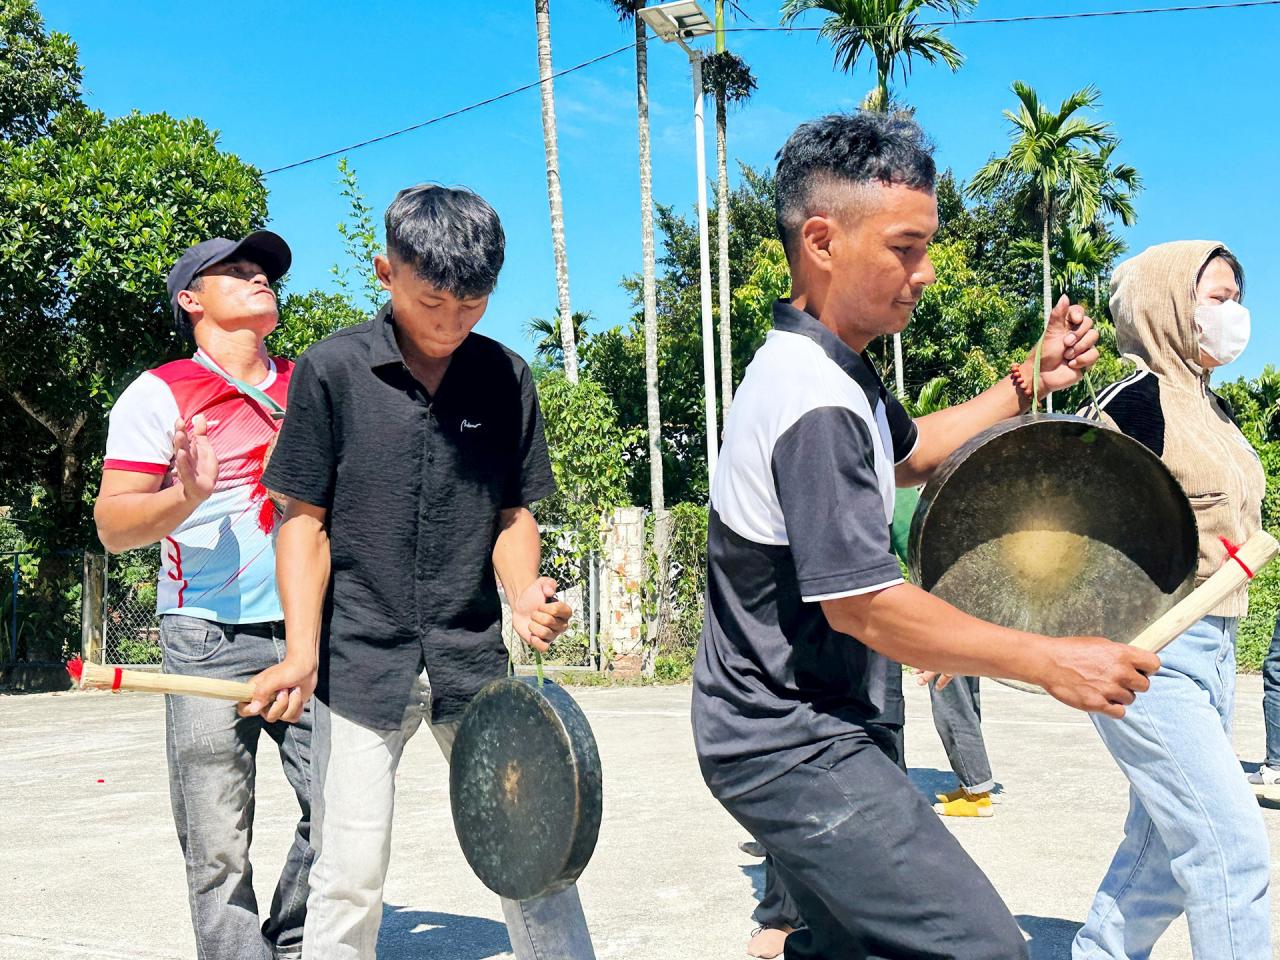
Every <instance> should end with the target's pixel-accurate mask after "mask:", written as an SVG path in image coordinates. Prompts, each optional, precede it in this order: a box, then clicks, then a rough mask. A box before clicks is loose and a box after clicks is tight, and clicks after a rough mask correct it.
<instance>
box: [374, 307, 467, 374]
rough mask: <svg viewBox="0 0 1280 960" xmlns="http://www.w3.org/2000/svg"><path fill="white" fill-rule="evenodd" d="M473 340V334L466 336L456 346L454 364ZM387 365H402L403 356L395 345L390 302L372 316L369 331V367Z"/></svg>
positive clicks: (394, 330)
mask: <svg viewBox="0 0 1280 960" xmlns="http://www.w3.org/2000/svg"><path fill="white" fill-rule="evenodd" d="M473 339H474V335H473V334H467V337H466V339H465V340H463V341H462V342H461V343H460V344H458V346H457V349H455V350H454V351H453V362H454V363H456V362H457V361H458V359H459V358H460V357H463V356H467V355H468V350H469V349H470V347H471V343H472V340H473ZM388 364H394V365H395V366H401V365H403V364H404V354H403V353H401V352H400V344H398V343H396V323H395V317H394V316H393V315H392V313H391V301H390V300H388V301H387V302H386V303H384V304H383V305H382V309H381V310H379V311H378V313H377V315H376V316H374V318H373V325H372V327H371V328H370V330H369V366H370V367H384V366H387V365H388Z"/></svg>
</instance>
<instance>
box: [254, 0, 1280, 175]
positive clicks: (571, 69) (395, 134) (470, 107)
mask: <svg viewBox="0 0 1280 960" xmlns="http://www.w3.org/2000/svg"><path fill="white" fill-rule="evenodd" d="M1276 2H1277V3H1280V0H1276ZM633 47H635V43H634V42H632V43H628V44H627V45H626V46H625V47H619V48H618V49H617V50H611V51H609V52H608V53H602V54H601V55H600V56H598V57H593V58H591V59H590V60H584V61H583V62H582V63H578V64H574V65H573V66H572V67H566V68H565V69H563V70H560V71H558V72H556V73H553V74H551V76H550V78H549V79H551V80H555V79H556V78H558V77H563V76H567V75H568V74H570V73H573V72H575V71H577V70H582V69H584V68H586V67H590V66H592V65H594V64H597V63H600V62H601V61H602V60H608V59H609V58H610V57H616V56H617V55H618V54H620V53H625V52H626V51H628V50H630V49H632V48H633ZM541 85H542V81H541V80H534V81H533V82H532V83H526V84H525V85H524V86H522V87H516V88H515V89H514V90H508V91H507V92H506V93H500V94H498V95H497V96H494V97H489V98H488V99H487V100H480V101H477V102H476V103H472V104H468V105H467V106H465V107H459V108H458V109H457V110H450V111H449V112H448V113H442V114H440V116H438V117H432V118H431V119H430V120H423V121H422V122H420V123H415V124H411V125H410V126H407V127H402V128H401V129H399V130H392V131H391V132H390V133H384V134H381V135H380V136H376V137H370V138H369V139H368V140H361V141H360V142H359V143H352V144H348V145H347V146H345V147H339V148H338V149H336V150H330V151H328V152H327V153H321V154H317V155H316V156H314V157H307V159H305V160H297V161H295V162H293V163H286V164H285V165H284V166H283V167H272V168H271V169H270V170H264V171H263V174H262V175H263V176H264V177H269V176H271V174H273V173H281V172H283V171H285V170H292V169H294V168H295V167H305V166H306V165H307V164H309V163H315V162H317V161H319V160H328V159H329V158H330V157H336V156H338V155H339V154H343V153H349V152H350V151H352V150H359V149H360V148H361V147H367V146H369V145H370V144H373V143H380V142H381V141H383V140H390V139H391V138H392V137H398V136H400V135H401V134H404V133H411V132H412V131H414V130H421V129H422V128H423V127H429V126H431V125H432V124H433V123H439V122H440V121H441V120H448V119H450V118H451V117H458V116H461V115H462V114H464V113H470V112H471V111H472V110H478V109H480V108H481V107H487V106H488V105H489V104H491V103H497V102H498V101H499V100H506V99H507V98H508V97H514V96H515V95H516V94H517V93H524V92H525V91H526V90H532V89H533V88H534V87H538V86H541Z"/></svg>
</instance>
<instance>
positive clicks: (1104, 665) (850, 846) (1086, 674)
mask: <svg viewBox="0 0 1280 960" xmlns="http://www.w3.org/2000/svg"><path fill="white" fill-rule="evenodd" d="M934 175H935V168H934V163H933V158H932V155H931V149H930V147H929V146H928V144H927V142H926V141H925V138H924V134H923V132H922V131H921V130H920V128H919V127H918V126H916V124H915V122H914V121H913V120H911V119H909V118H908V117H906V116H905V115H903V114H891V115H887V114H877V113H869V112H859V113H856V114H853V115H847V116H829V117H823V118H822V119H819V120H815V121H813V122H811V123H806V124H803V125H802V126H801V127H800V128H799V129H797V130H796V131H795V133H793V134H792V136H791V138H790V139H789V140H788V141H787V143H786V145H785V146H784V147H783V148H782V151H781V152H780V153H779V158H778V168H777V180H776V189H777V197H776V203H777V218H778V229H779V233H780V234H781V237H782V242H783V245H784V247H785V248H786V253H787V261H788V264H789V265H790V268H791V278H792V295H791V298H790V299H789V300H783V301H779V302H778V303H777V304H776V305H775V306H774V317H773V319H774V327H773V330H772V331H771V332H770V333H769V335H768V337H767V338H766V340H765V343H764V345H763V346H762V347H761V348H760V350H759V351H758V352H757V353H756V355H755V357H754V359H753V360H752V361H751V365H750V366H749V367H748V368H747V372H746V376H745V378H744V380H743V382H742V386H741V387H740V388H739V390H738V392H737V394H736V395H735V396H734V400H733V408H732V409H731V410H730V412H729V415H728V417H727V418H726V422H725V428H724V446H723V448H722V450H721V453H720V460H719V464H718V466H717V468H716V474H715V476H714V477H713V478H712V487H711V512H710V518H709V524H708V578H707V604H706V610H707V613H706V624H705V627H704V630H703V635H702V643H701V645H700V647H699V651H698V659H697V662H696V665H695V668H694V699H693V726H694V740H695V744H696V747H697V751H698V758H699V761H700V763H701V765H702V772H703V776H704V778H705V779H706V781H707V784H708V786H709V787H710V788H711V791H712V793H713V794H715V796H716V797H717V799H719V800H720V801H721V803H722V804H724V806H725V807H726V809H728V811H729V812H730V813H731V814H732V815H733V816H734V817H735V818H736V819H737V820H738V822H739V823H740V824H741V825H742V826H743V827H745V828H746V829H747V830H748V831H750V832H751V834H752V835H753V836H754V837H755V838H756V840H758V841H759V842H760V844H761V845H762V846H763V847H764V849H765V851H766V852H767V853H768V854H769V856H770V858H771V862H772V864H773V866H774V867H776V869H777V871H778V874H779V877H780V879H781V880H782V882H783V883H784V884H785V886H786V889H787V891H788V892H789V893H790V894H791V896H792V897H793V898H794V899H795V901H796V904H797V906H798V907H799V912H800V916H801V917H802V918H803V919H804V921H805V923H806V924H807V928H806V929H804V930H799V931H797V932H795V933H793V934H791V935H790V937H788V938H787V942H786V956H787V957H788V958H789V960H795V958H801V957H803V958H818V957H821V958H824V960H834V958H841V960H890V958H893V960H907V958H911V960H924V958H932V960H1015V958H1017V960H1022V958H1025V957H1026V947H1025V946H1024V943H1023V938H1022V935H1021V933H1020V931H1019V930H1018V927H1017V924H1016V923H1015V922H1014V920H1013V918H1012V916H1011V915H1010V914H1009V911H1008V909H1007V908H1006V907H1005V905H1004V904H1003V902H1002V901H1001V900H1000V897H999V895H998V894H997V893H996V892H995V890H994V889H993V888H992V886H991V884H990V882H989V881H988V880H987V878H986V877H985V876H983V874H982V872H981V871H980V870H979V869H978V868H977V866H976V865H975V864H974V863H973V861H972V860H971V859H969V857H968V856H967V855H966V854H965V852H964V850H963V849H962V848H961V847H960V845H959V843H958V842H957V841H956V840H955V838H954V837H952V835H951V834H950V832H949V831H948V830H947V829H946V828H945V827H943V826H942V825H941V823H940V822H939V820H938V818H937V816H936V815H935V814H934V812H933V810H932V809H931V808H930V806H929V805H928V804H927V803H926V802H925V801H924V799H923V798H922V797H921V796H920V794H919V793H918V792H917V791H916V790H915V789H914V788H913V787H912V786H911V783H910V781H909V780H908V779H907V777H906V775H905V773H904V772H903V771H902V770H901V769H900V768H899V767H898V765H897V763H896V762H895V759H896V754H897V747H896V744H894V743H893V742H892V740H893V738H892V736H890V735H889V734H890V732H891V730H892V726H890V727H886V726H884V724H885V723H888V724H890V725H892V724H893V723H894V721H895V720H897V721H898V722H900V716H901V701H900V693H899V684H900V680H901V676H900V673H899V672H898V671H899V670H900V668H899V667H898V663H908V664H911V665H913V666H917V667H920V668H923V669H929V670H940V671H944V672H946V673H951V674H961V675H973V676H976V675H986V676H1004V677H1011V678H1015V679H1021V680H1027V681H1030V682H1033V683H1038V684H1040V685H1041V686H1043V687H1044V688H1045V689H1046V690H1047V691H1048V692H1049V693H1051V694H1052V695H1053V696H1055V697H1057V698H1058V699H1059V700H1062V701H1063V702H1065V703H1067V704H1069V705H1071V706H1074V707H1077V708H1080V709H1084V710H1094V711H1101V712H1104V713H1107V714H1109V715H1112V716H1119V715H1122V714H1123V712H1124V705H1125V704H1127V703H1132V702H1133V699H1134V692H1135V691H1141V690H1146V689H1147V686H1148V682H1147V679H1146V676H1145V675H1144V674H1147V673H1153V672H1155V670H1156V669H1157V668H1158V667H1159V659H1158V658H1157V657H1155V656H1153V655H1151V654H1148V653H1145V652H1143V651H1139V650H1134V649H1132V648H1130V647H1128V646H1124V645H1121V644H1116V643H1112V642H1111V641H1109V640H1105V639H1103V638H1100V637H1075V638H1058V639H1051V638H1049V637H1043V636H1039V635H1036V634H1030V633H1025V632H1021V631H1014V630H1006V629H1003V628H1000V627H996V626H993V625H991V624H987V623H983V622H982V621H980V620H977V619H975V618H973V617H969V616H967V615H965V614H963V613H961V612H960V611H959V610H956V609H955V608H953V607H951V606H949V605H948V604H946V603H944V602H943V601H941V600H938V599H937V598H935V597H933V596H931V595H929V594H927V593H925V592H924V591H922V590H919V589H917V588H916V587H914V586H912V585H910V584H907V583H904V582H903V580H902V577H901V573H900V571H899V567H898V562H897V560H896V559H895V557H894V555H893V553H892V550H891V548H890V537H889V523H890V519H891V517H892V516H893V504H894V489H895V487H905V486H915V485H917V484H919V483H923V482H924V481H925V480H926V479H927V478H928V477H929V476H930V474H932V472H933V471H934V470H935V469H936V468H937V466H938V465H939V464H940V463H941V462H942V460H943V459H944V458H945V457H946V456H948V455H949V454H950V453H951V452H952V451H954V450H955V449H957V448H958V447H959V446H960V445H961V444H963V443H964V442H965V441H967V440H969V439H970V438H971V437H973V436H974V435H976V434H977V433H979V432H980V431H981V430H983V429H985V428H986V427H988V426H990V425H992V424H994V423H996V422H998V421H1000V420H1002V419H1005V418H1007V417H1012V416H1016V415H1017V414H1018V413H1020V412H1023V411H1025V410H1026V409H1027V407H1028V406H1029V404H1030V398H1029V397H1028V396H1027V394H1026V392H1025V391H1024V390H1022V389H1021V387H1020V382H1025V383H1027V384H1030V383H1031V378H1032V376H1033V374H1032V373H1031V369H1032V364H1031V363H1030V362H1029V361H1028V362H1026V363H1024V364H1023V365H1022V367H1021V369H1020V370H1019V371H1018V375H1017V376H1011V377H1010V378H1009V379H1006V380H1003V381H1001V382H1000V383H998V384H997V385H996V386H994V387H992V388H991V389H989V390H987V391H986V392H984V393H982V394H981V395H979V396H978V397H976V398H974V399H973V400H970V401H969V402H967V403H964V404H960V405H959V406H956V407H953V408H951V409H949V410H943V411H940V412H938V413H934V414H930V415H929V416H927V417H922V418H921V419H920V420H919V421H918V422H917V421H913V420H912V418H911V417H910V416H908V415H907V413H906V411H905V410H904V409H903V408H902V406H901V405H900V404H899V403H898V401H897V399H896V398H894V397H893V396H892V395H891V394H889V393H888V392H887V391H886V390H885V388H884V385H883V384H882V383H881V381H880V377H879V375H878V374H877V373H876V370H875V368H874V367H873V366H872V365H871V362H870V361H869V360H868V359H867V356H866V353H865V351H866V349H867V346H868V344H869V343H870V342H871V341H872V340H873V339H875V338H876V337H880V336H884V335H887V334H891V333H895V332H898V331H901V330H902V329H904V328H905V327H906V325H907V321H908V319H909V317H910V316H911V311H912V310H913V309H914V307H915V305H916V302H917V301H918V300H919V299H920V296H921V295H922V293H923V292H924V289H925V287H927V286H928V285H929V284H931V283H933V281H934V279H935V277H934V273H933V266H932V264H931V263H930V261H929V257H928V253H927V252H926V248H927V245H928V243H929V241H930V239H931V238H932V237H933V234H934V233H935V232H936V230H937V229H938V215H937V202H936V199H935V196H934ZM1096 340H1097V333H1096V331H1094V330H1093V329H1092V324H1091V322H1090V321H1089V319H1088V317H1086V316H1085V315H1084V312H1083V311H1082V310H1081V309H1080V308H1079V307H1074V306H1070V304H1069V303H1068V302H1067V301H1066V298H1063V300H1062V301H1060V302H1059V304H1058V306H1057V307H1056V308H1055V309H1054V311H1053V314H1052V317H1051V318H1050V322H1049V325H1048V328H1047V330H1046V332H1045V336H1044V341H1043V350H1042V378H1041V384H1040V395H1041V396H1044V395H1045V394H1046V393H1047V392H1049V391H1052V390H1057V389H1062V388H1064V387H1068V386H1070V385H1072V384H1074V383H1075V382H1077V381H1078V380H1079V379H1080V377H1081V375H1082V373H1083V371H1084V370H1086V369H1088V367H1089V366H1091V365H1092V364H1093V363H1094V362H1095V361H1096V359H1097V356H1098V354H1097V351H1096V349H1095V348H1094V344H1095V342H1096Z"/></svg>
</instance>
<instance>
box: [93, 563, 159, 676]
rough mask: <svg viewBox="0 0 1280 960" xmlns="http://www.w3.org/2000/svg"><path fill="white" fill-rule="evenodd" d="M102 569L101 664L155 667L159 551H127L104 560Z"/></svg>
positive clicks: (157, 624) (157, 647)
mask: <svg viewBox="0 0 1280 960" xmlns="http://www.w3.org/2000/svg"><path fill="white" fill-rule="evenodd" d="M105 569H106V575H105V583H104V585H103V590H102V598H103V602H102V607H103V614H102V662H103V663H105V664H112V665H123V664H130V665H152V664H159V663H160V621H159V620H158V619H157V618H156V575H157V573H158V571H159V569H160V548H159V547H149V548H146V549H143V550H130V551H128V552H127V553H122V554H119V555H118V556H113V557H108V558H107V560H106V565H105Z"/></svg>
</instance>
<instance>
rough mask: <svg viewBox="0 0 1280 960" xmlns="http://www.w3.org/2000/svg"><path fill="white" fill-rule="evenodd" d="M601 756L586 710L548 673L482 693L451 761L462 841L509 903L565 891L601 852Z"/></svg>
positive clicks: (486, 881)
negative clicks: (542, 679)
mask: <svg viewBox="0 0 1280 960" xmlns="http://www.w3.org/2000/svg"><path fill="white" fill-rule="evenodd" d="M602 796H603V794H602V789H601V778H600V754H599V752H598V751H597V749H596V741H595V737H594V736H592V733H591V727H590V726H588V724H587V718H586V716H584V715H583V713H582V709H581V708H580V707H579V706H578V705H577V703H575V702H574V699H573V697H571V696H569V694H568V693H566V692H565V691H564V689H562V688H561V687H558V686H556V685H555V684H554V683H552V682H551V681H550V680H547V681H545V682H540V681H538V680H537V679H535V678H533V677H507V678H504V679H501V680H495V681H493V682H492V683H490V684H489V685H488V686H486V687H485V688H484V689H483V690H481V691H480V692H479V693H478V694H476V696H475V699H473V700H472V701H471V703H470V705H468V707H467V710H466V713H465V714H464V715H463V719H462V723H461V724H460V725H459V727H458V736H457V739H456V740H454V743H453V756H452V758H451V760H450V764H449V799H450V801H451V805H452V807H453V825H454V829H455V830H457V833H458V842H459V843H460V844H461V846H462V852H463V854H465V855H466V858H467V862H468V863H469V864H471V869H472V870H474V871H475V873H476V876H477V877H479V878H480V880H481V882H483V883H484V885H485V886H486V887H488V888H489V889H490V890H492V891H494V892H495V893H497V894H498V895H500V896H503V897H507V898H508V899H511V900H529V899H532V898H534V897H538V896H542V895H544V894H548V893H554V892H556V891H557V890H562V889H564V888H565V887H567V886H568V885H569V884H571V883H573V881H574V880H576V879H577V878H578V875H579V874H580V873H582V871H583V869H584V868H585V867H586V865H587V861H589V860H590V859H591V854H592V853H593V852H594V850H595V846H596V837H597V836H598V835H599V832H600V817H601V812H602Z"/></svg>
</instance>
